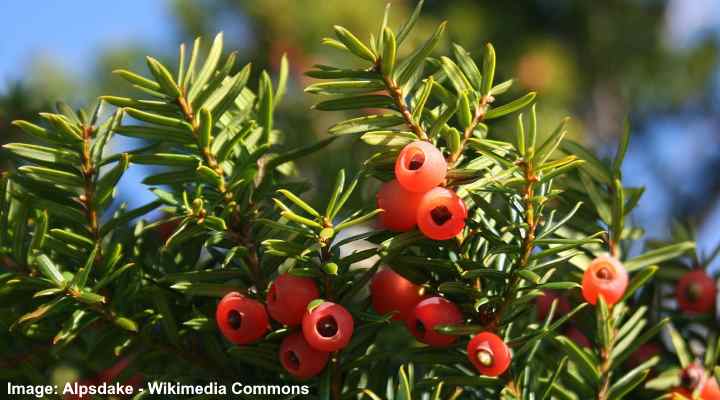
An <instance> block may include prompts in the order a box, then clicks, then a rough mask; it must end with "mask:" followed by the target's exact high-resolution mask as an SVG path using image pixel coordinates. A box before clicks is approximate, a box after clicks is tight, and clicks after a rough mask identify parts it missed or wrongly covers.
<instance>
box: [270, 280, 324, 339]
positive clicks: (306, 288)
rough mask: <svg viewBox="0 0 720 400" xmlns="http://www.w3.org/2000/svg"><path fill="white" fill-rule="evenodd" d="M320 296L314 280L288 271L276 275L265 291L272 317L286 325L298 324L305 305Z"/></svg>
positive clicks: (305, 307)
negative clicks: (266, 291)
mask: <svg viewBox="0 0 720 400" xmlns="http://www.w3.org/2000/svg"><path fill="white" fill-rule="evenodd" d="M318 297H320V291H318V288H317V285H316V284H315V281H313V280H312V279H310V278H303V277H300V276H294V275H291V274H288V273H285V274H282V275H280V276H278V277H277V278H276V279H275V281H274V282H273V283H272V285H270V289H269V290H268V293H267V298H266V300H265V301H266V302H267V309H268V313H270V316H271V317H272V319H274V320H275V321H277V322H280V323H281V324H285V325H287V326H295V325H300V323H301V322H302V319H303V315H304V314H305V310H306V309H307V305H308V304H309V303H310V302H311V301H313V300H315V299H317V298H318Z"/></svg>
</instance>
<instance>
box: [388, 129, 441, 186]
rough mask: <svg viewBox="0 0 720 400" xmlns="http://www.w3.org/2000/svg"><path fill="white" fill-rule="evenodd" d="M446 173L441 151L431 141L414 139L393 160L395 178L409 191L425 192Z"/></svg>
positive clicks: (439, 181) (436, 183)
mask: <svg viewBox="0 0 720 400" xmlns="http://www.w3.org/2000/svg"><path fill="white" fill-rule="evenodd" d="M446 175H447V162H445V157H443V155H442V152H441V151H440V150H438V148H437V147H435V146H433V145H432V144H431V143H428V142H424V141H416V142H412V143H410V144H408V145H407V146H405V147H403V149H402V150H401V151H400V154H399V155H398V158H397V159H396V160H395V178H397V180H398V182H400V185H402V186H403V187H404V188H405V189H406V190H409V191H411V192H420V193H423V192H427V191H428V190H430V189H432V188H434V187H435V186H438V185H439V184H441V183H442V182H443V181H444V180H445V176H446Z"/></svg>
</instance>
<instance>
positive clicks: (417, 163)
mask: <svg viewBox="0 0 720 400" xmlns="http://www.w3.org/2000/svg"><path fill="white" fill-rule="evenodd" d="M424 163H425V156H424V155H423V154H415V155H413V156H412V158H411V159H410V162H409V163H408V169H409V170H412V171H415V170H418V169H420V167H422V166H423V164H424Z"/></svg>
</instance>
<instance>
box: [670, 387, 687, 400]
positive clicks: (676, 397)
mask: <svg viewBox="0 0 720 400" xmlns="http://www.w3.org/2000/svg"><path fill="white" fill-rule="evenodd" d="M692 398H693V394H692V392H691V391H689V390H687V389H685V388H680V387H678V388H675V389H673V390H672V392H670V400H692Z"/></svg>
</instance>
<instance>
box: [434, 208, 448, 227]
mask: <svg viewBox="0 0 720 400" xmlns="http://www.w3.org/2000/svg"><path fill="white" fill-rule="evenodd" d="M430 217H432V220H433V221H434V222H435V223H436V224H438V225H442V224H444V223H446V222H448V221H449V220H450V218H452V213H451V212H450V210H448V208H447V207H445V206H439V207H435V208H433V209H432V211H430Z"/></svg>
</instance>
